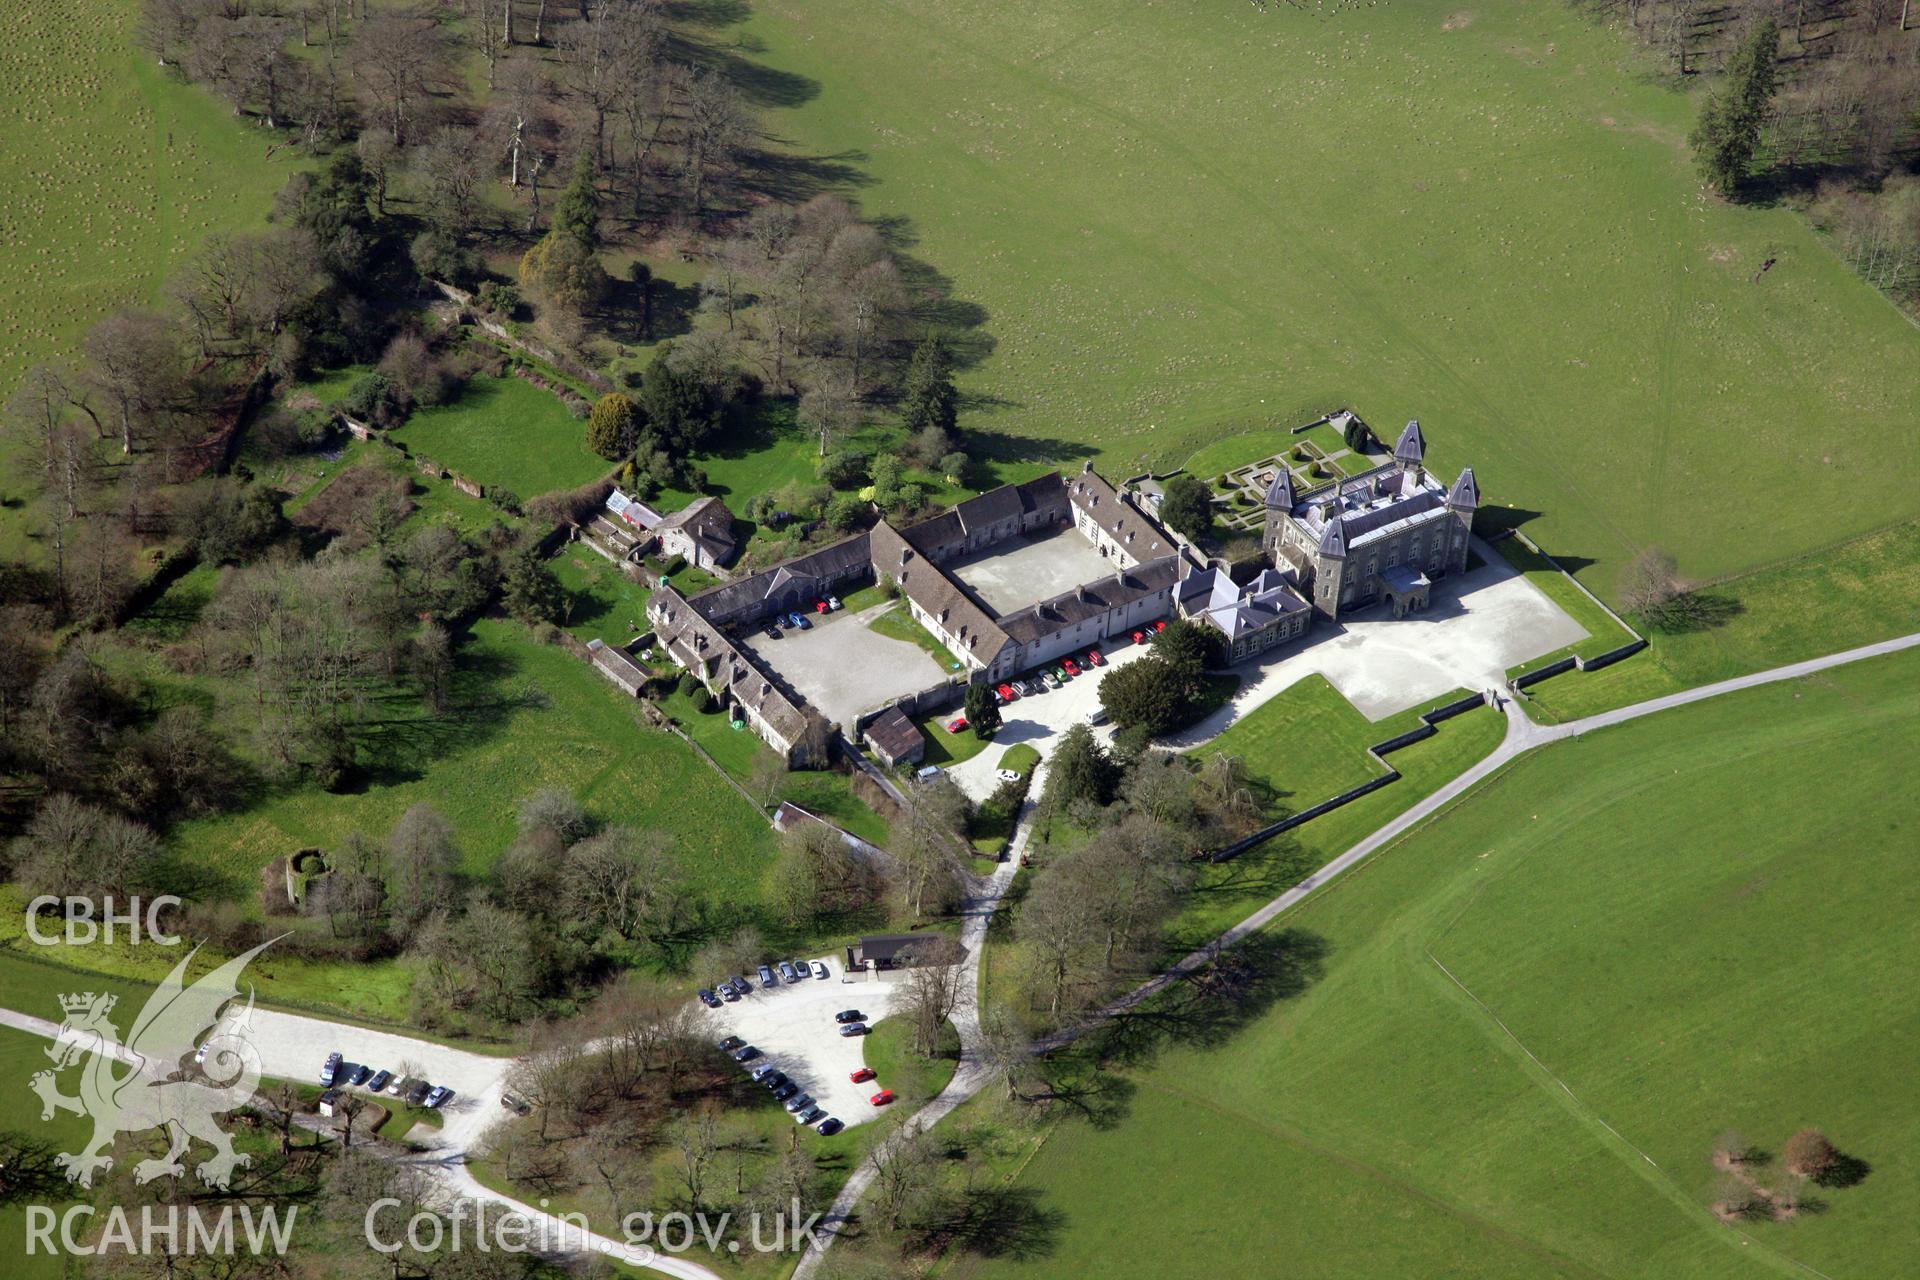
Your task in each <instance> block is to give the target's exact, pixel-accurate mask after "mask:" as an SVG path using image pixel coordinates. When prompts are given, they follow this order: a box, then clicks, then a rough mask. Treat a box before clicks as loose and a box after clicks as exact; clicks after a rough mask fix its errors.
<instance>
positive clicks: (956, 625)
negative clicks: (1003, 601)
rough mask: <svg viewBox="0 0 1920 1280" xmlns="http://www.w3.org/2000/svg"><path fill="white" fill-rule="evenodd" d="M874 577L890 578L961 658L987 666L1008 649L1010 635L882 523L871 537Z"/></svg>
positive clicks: (895, 532) (903, 539)
mask: <svg viewBox="0 0 1920 1280" xmlns="http://www.w3.org/2000/svg"><path fill="white" fill-rule="evenodd" d="M867 536H868V538H869V539H870V544H871V547H872V551H873V568H874V572H875V573H885V574H891V575H892V576H893V580H894V581H895V582H897V583H899V584H900V589H901V590H902V591H904V592H905V593H906V595H907V598H908V599H909V600H912V601H913V603H915V604H916V605H918V606H920V609H921V612H923V613H925V614H927V615H928V616H929V617H931V618H933V619H934V620H935V621H936V622H937V623H938V624H939V626H940V629H941V630H943V631H945V632H946V633H947V635H948V636H949V637H950V638H951V639H952V640H953V642H954V647H955V648H956V649H957V650H958V653H957V656H958V657H960V658H962V659H969V660H971V661H973V662H977V663H979V664H980V665H981V666H989V665H991V664H992V662H993V660H994V658H995V657H996V656H997V655H998V654H999V652H1000V650H1001V649H1002V648H1004V647H1005V646H1006V643H1007V633H1006V632H1005V631H1003V630H1001V629H1000V627H999V625H998V624H997V623H995V622H994V620H993V617H992V616H991V615H990V614H988V613H987V611H986V610H985V609H982V608H981V607H980V606H979V605H977V604H975V603H974V602H973V599H972V597H970V596H968V595H967V593H966V592H964V591H962V590H961V589H960V584H959V583H957V582H955V581H954V580H953V579H952V578H950V577H948V576H947V574H946V571H945V570H944V569H941V568H940V567H939V566H938V565H936V564H934V563H933V561H931V560H929V559H928V558H927V557H926V556H924V555H922V554H921V553H920V550H919V548H917V547H915V546H914V545H913V544H912V543H911V542H909V541H908V540H907V538H906V535H904V534H903V533H901V532H900V530H898V529H896V528H894V527H893V526H892V525H890V524H888V523H887V522H886V521H885V520H882V521H881V522H880V523H879V524H876V525H875V526H873V529H872V531H871V532H870V533H869V534H868V535H867Z"/></svg>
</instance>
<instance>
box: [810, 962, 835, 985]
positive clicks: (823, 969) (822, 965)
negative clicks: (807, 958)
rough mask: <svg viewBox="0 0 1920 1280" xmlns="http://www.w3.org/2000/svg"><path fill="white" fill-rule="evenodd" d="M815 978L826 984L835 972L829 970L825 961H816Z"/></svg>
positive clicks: (814, 966) (814, 963)
mask: <svg viewBox="0 0 1920 1280" xmlns="http://www.w3.org/2000/svg"><path fill="white" fill-rule="evenodd" d="M813 976H814V977H816V978H818V979H820V980H821V981H822V982H824V981H826V980H827V979H828V978H831V977H832V976H833V970H831V969H829V968H827V962H826V961H825V960H815V961H814V962H813Z"/></svg>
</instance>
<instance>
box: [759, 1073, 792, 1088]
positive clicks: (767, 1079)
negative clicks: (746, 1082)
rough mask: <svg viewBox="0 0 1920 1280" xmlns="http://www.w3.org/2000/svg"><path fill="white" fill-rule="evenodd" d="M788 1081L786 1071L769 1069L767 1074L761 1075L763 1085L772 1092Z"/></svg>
mask: <svg viewBox="0 0 1920 1280" xmlns="http://www.w3.org/2000/svg"><path fill="white" fill-rule="evenodd" d="M786 1082H787V1073H786V1072H784V1071H769V1072H767V1073H766V1074H765V1075H763V1076H761V1077H760V1084H761V1086H762V1087H763V1088H765V1089H766V1090H767V1091H768V1092H769V1093H771V1092H772V1091H773V1090H775V1089H778V1088H779V1087H780V1086H781V1085H783V1084H785V1083H786Z"/></svg>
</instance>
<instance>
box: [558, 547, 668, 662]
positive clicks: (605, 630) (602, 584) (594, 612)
mask: <svg viewBox="0 0 1920 1280" xmlns="http://www.w3.org/2000/svg"><path fill="white" fill-rule="evenodd" d="M550 563H551V567H552V569H553V573H554V576H555V577H557V578H559V579H560V585H561V586H563V587H565V588H566V589H567V595H568V597H569V599H570V600H571V601H572V608H571V609H570V610H569V611H568V613H567V616H566V621H565V623H564V625H565V627H566V629H567V630H568V631H571V632H572V633H573V634H574V635H576V636H578V637H580V639H582V640H594V639H600V640H605V641H606V642H607V643H608V644H610V645H615V646H618V645H623V644H625V643H627V641H629V640H631V639H633V638H634V637H635V636H637V635H639V634H640V633H641V632H642V631H645V630H647V629H648V628H647V597H648V596H650V595H651V594H653V593H652V592H650V591H648V590H647V589H646V588H645V587H643V586H641V585H640V584H639V583H637V582H635V581H634V580H633V579H631V578H629V577H627V575H626V574H625V573H623V572H621V569H620V566H619V565H617V564H615V563H613V561H611V560H609V559H607V558H606V557H605V556H603V555H601V554H600V553H599V552H597V551H594V550H591V549H590V548H588V547H584V546H582V545H581V544H579V543H577V542H576V543H573V544H572V545H570V546H568V547H567V548H566V549H565V550H564V551H562V552H561V553H560V554H559V555H557V556H555V557H554V558H553V560H552V561H551V562H550ZM629 623H631V624H632V625H631V626H629V625H628V624H629Z"/></svg>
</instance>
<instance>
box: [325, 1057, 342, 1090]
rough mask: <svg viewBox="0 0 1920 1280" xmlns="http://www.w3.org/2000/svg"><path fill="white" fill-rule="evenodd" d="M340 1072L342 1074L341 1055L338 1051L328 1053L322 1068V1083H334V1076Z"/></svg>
mask: <svg viewBox="0 0 1920 1280" xmlns="http://www.w3.org/2000/svg"><path fill="white" fill-rule="evenodd" d="M339 1074H340V1055H339V1054H337V1053H330V1054H328V1055H327V1061H326V1065H325V1066H323V1067H321V1068H320V1083H321V1084H332V1083H333V1078H334V1077H335V1076H337V1075H339Z"/></svg>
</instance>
